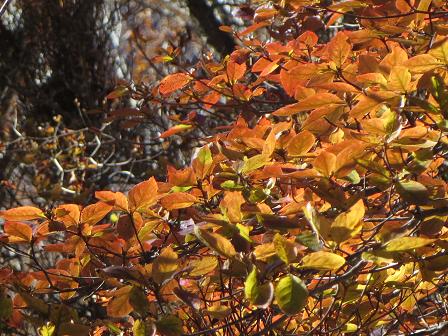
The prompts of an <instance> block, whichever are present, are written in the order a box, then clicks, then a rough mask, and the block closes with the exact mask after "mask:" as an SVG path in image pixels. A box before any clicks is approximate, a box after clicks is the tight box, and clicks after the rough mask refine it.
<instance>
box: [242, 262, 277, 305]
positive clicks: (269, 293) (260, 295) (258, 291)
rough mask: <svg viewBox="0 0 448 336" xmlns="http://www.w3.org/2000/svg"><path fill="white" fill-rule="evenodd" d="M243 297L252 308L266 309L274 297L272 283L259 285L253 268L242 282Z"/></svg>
mask: <svg viewBox="0 0 448 336" xmlns="http://www.w3.org/2000/svg"><path fill="white" fill-rule="evenodd" d="M244 295H245V297H246V299H247V300H249V302H250V303H251V304H253V305H254V306H257V307H259V308H267V307H268V306H269V305H270V304H271V301H272V299H273V297H274V285H273V284H272V282H266V283H264V284H260V283H259V282H258V278H257V270H256V268H255V267H254V268H253V269H252V271H251V272H250V273H249V275H248V276H247V278H246V281H245V282H244Z"/></svg>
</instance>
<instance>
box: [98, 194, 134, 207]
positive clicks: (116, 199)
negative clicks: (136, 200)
mask: <svg viewBox="0 0 448 336" xmlns="http://www.w3.org/2000/svg"><path fill="white" fill-rule="evenodd" d="M95 197H96V198H98V199H99V200H100V201H103V202H106V203H110V202H112V204H113V205H114V207H115V208H116V209H117V210H123V211H128V200H127V198H126V196H125V195H124V194H123V193H121V192H113V191H97V192H95Z"/></svg>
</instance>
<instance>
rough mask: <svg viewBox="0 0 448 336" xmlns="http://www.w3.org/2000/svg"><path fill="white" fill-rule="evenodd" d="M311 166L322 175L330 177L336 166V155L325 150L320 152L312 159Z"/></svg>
mask: <svg viewBox="0 0 448 336" xmlns="http://www.w3.org/2000/svg"><path fill="white" fill-rule="evenodd" d="M313 166H314V168H315V169H316V170H318V171H319V172H320V173H321V174H322V175H324V176H326V177H330V176H331V175H332V174H333V173H334V171H335V168H336V155H334V154H333V153H330V152H326V151H325V152H322V153H320V155H319V156H318V157H317V158H316V159H315V160H314V162H313Z"/></svg>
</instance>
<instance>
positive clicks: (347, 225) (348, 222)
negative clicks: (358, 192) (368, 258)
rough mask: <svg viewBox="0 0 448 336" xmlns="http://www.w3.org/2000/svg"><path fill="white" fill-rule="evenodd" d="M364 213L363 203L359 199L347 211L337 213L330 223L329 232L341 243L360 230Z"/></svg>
mask: <svg viewBox="0 0 448 336" xmlns="http://www.w3.org/2000/svg"><path fill="white" fill-rule="evenodd" d="M364 213H365V210H364V203H363V201H362V199H360V200H359V201H358V202H356V203H355V205H353V206H352V207H351V208H350V209H349V211H347V212H343V213H341V214H340V215H338V216H337V217H336V219H335V220H334V222H333V223H332V224H331V231H330V232H331V237H332V238H333V239H334V241H336V242H337V243H341V242H343V241H345V240H347V239H349V238H351V237H353V236H354V235H356V234H357V233H358V232H359V231H360V230H361V226H362V225H361V224H362V220H363V218H364Z"/></svg>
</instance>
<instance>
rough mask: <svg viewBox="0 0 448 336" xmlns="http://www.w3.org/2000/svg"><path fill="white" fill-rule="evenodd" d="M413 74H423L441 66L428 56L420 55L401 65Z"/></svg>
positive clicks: (435, 59) (437, 61)
mask: <svg viewBox="0 0 448 336" xmlns="http://www.w3.org/2000/svg"><path fill="white" fill-rule="evenodd" d="M403 65H404V66H405V67H407V68H408V69H409V70H411V71H412V72H414V73H425V72H428V71H431V70H434V69H436V68H438V67H440V66H443V64H442V63H441V62H440V61H439V60H437V58H435V57H434V56H432V55H430V54H422V55H417V56H414V57H412V58H410V59H408V60H407V61H406V62H404V64H403Z"/></svg>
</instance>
